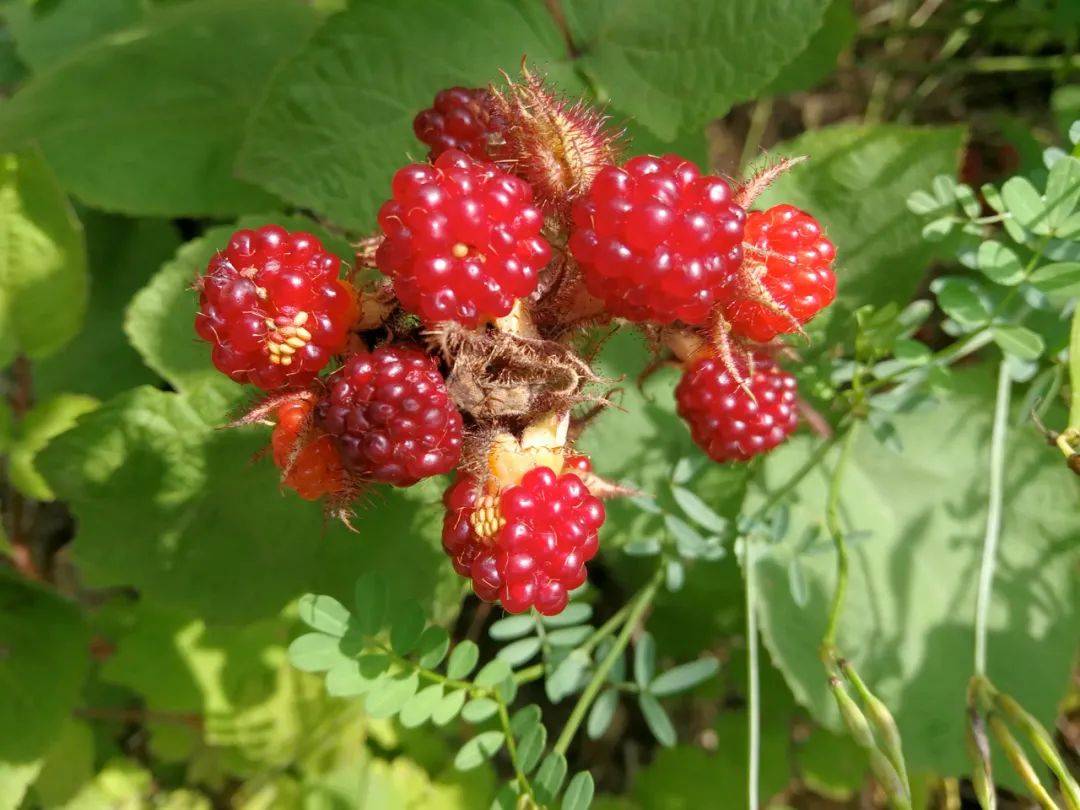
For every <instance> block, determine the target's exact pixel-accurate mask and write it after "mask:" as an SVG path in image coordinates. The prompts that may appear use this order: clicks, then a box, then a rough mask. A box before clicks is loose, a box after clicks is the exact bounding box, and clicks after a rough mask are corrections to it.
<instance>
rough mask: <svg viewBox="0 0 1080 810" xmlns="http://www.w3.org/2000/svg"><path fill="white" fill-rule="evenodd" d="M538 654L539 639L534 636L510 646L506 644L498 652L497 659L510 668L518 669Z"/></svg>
mask: <svg viewBox="0 0 1080 810" xmlns="http://www.w3.org/2000/svg"><path fill="white" fill-rule="evenodd" d="M538 652H540V639H538V638H537V637H536V636H530V637H529V638H523V639H519V640H518V641H515V642H513V643H512V644H507V645H506V646H505V647H503V648H502V649H501V650H499V652H498V656H499V659H500V660H502V661H505V662H506V663H507V664H509V665H510V666H512V667H520V666H521V665H522V664H524V663H526V662H528V661H531V660H532V659H533V658H534V657H535V656H536V654H537V653H538Z"/></svg>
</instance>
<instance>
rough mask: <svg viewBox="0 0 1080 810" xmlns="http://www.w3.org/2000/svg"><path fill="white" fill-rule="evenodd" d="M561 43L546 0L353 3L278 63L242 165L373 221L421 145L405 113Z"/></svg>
mask: <svg viewBox="0 0 1080 810" xmlns="http://www.w3.org/2000/svg"><path fill="white" fill-rule="evenodd" d="M562 52H563V44H562V40H561V38H560V37H559V34H558V31H557V30H556V28H555V26H554V25H553V23H552V22H551V19H550V18H549V17H548V16H547V15H546V14H544V12H543V10H542V9H537V10H536V11H533V10H532V9H530V8H529V7H528V6H527V5H525V4H519V3H514V2H510V1H509V0H470V2H467V3H451V4H435V5H432V4H431V3H427V2H424V0H372V2H366V3H362V4H354V5H352V6H351V7H350V8H349V9H347V10H346V11H345V12H344V13H342V14H339V15H337V16H335V17H334V18H333V22H332V23H331V24H328V25H326V26H324V27H323V28H322V29H321V30H320V31H319V32H318V33H317V34H316V35H315V36H314V37H312V38H311V40H310V42H309V43H308V44H307V45H306V47H304V49H303V50H302V51H300V53H299V54H297V55H296V57H295V58H293V59H292V60H290V61H288V62H287V63H286V64H285V65H283V66H282V68H281V69H280V70H279V71H278V72H277V73H276V74H275V76H274V78H273V80H272V81H271V83H270V87H269V89H268V90H267V92H266V93H265V95H264V96H263V98H262V101H261V103H260V104H259V107H258V109H257V110H256V111H255V112H254V114H253V115H252V118H251V120H250V122H249V126H248V131H247V132H248V134H247V139H246V142H245V144H244V148H243V151H242V153H241V156H240V163H239V171H240V174H241V176H243V177H245V178H247V179H249V180H252V181H254V182H256V183H259V184H261V185H263V186H265V187H266V188H268V189H270V190H272V191H274V192H275V193H277V194H280V195H281V196H282V197H284V198H285V199H287V200H289V201H290V202H292V203H295V204H296V205H298V206H300V207H303V208H312V209H314V210H316V211H318V212H320V213H322V214H325V215H326V216H328V217H329V218H330V219H331V220H332V221H334V222H336V223H337V224H339V225H342V226H345V227H347V228H352V229H354V230H357V231H367V230H370V229H371V228H372V227H373V226H374V223H375V214H376V212H377V210H378V207H379V205H381V204H382V202H383V201H384V200H385V199H386V198H387V197H388V196H389V194H390V179H391V177H392V176H393V174H394V172H395V171H396V170H397V169H399V168H400V167H401V166H402V165H403V164H404V163H405V162H406V159H407V158H408V156H409V155H412V156H414V157H415V158H420V157H422V155H423V153H424V151H426V150H425V148H424V147H423V146H422V145H421V144H420V143H419V142H418V141H417V140H416V139H415V137H414V136H413V132H412V119H413V116H415V115H416V112H417V111H418V110H421V109H424V108H425V107H428V106H430V105H431V99H432V96H434V94H435V92H436V91H438V90H439V89H440V88H443V87H452V86H455V85H465V86H471V87H476V86H483V85H486V84H488V83H489V82H492V81H496V80H497V79H498V77H499V70H500V69H502V70H506V71H508V72H513V71H514V69H515V67H516V66H517V65H518V64H519V63H520V62H521V58H522V54H528V57H529V60H530V62H534V63H537V64H549V63H551V62H555V61H556V60H558V59H559V58H560V57H561V55H562ZM418 54H423V57H422V58H417V55H418ZM403 65H407V66H408V68H407V69H403ZM563 76H565V77H566V78H568V79H569V78H570V76H569V75H568V74H566V73H564V74H563ZM566 89H568V90H572V89H576V88H574V87H568V88H566ZM312 122H318V125H317V126H313V125H312Z"/></svg>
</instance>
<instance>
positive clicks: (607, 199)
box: [570, 155, 746, 324]
mask: <svg viewBox="0 0 1080 810" xmlns="http://www.w3.org/2000/svg"><path fill="white" fill-rule="evenodd" d="M572 216H573V230H572V232H571V234H570V249H571V251H572V252H573V255H574V258H575V259H577V261H578V263H579V264H580V265H581V268H582V270H583V271H584V274H585V285H586V287H587V288H588V290H589V292H590V293H592V294H593V295H595V296H596V297H597V298H599V299H601V300H602V301H603V302H604V303H605V305H606V306H607V308H608V311H609V312H611V314H613V315H616V316H618V317H621V318H628V319H630V320H633V321H656V322H658V323H671V322H673V321H683V322H684V323H687V324H699V323H703V322H705V321H706V319H707V318H708V316H709V312H710V311H711V310H712V308H713V306H714V305H715V304H716V303H717V301H718V300H719V295H720V291H721V290H722V288H723V287H724V285H725V284H726V283H727V282H728V280H729V279H730V278H731V276H732V275H733V274H734V273H735V272H736V271H737V270H738V268H739V265H740V263H741V262H742V239H743V225H744V222H745V219H746V213H745V212H744V211H743V210H742V208H740V207H739V206H738V205H737V204H736V203H735V201H734V199H733V197H732V191H731V187H730V186H729V185H728V184H727V183H726V182H725V181H724V180H722V179H720V178H719V177H712V176H703V175H702V174H701V172H699V171H698V169H697V167H696V166H694V164H692V163H690V162H689V161H687V160H684V159H683V158H681V157H679V156H678V155H666V156H664V157H652V156H650V155H645V156H642V157H635V158H632V159H631V160H629V161H628V162H627V163H626V165H625V166H624V167H623V168H621V169H619V168H616V167H615V166H608V167H606V168H604V169H602V170H601V171H600V173H599V174H598V175H597V176H596V179H595V180H594V181H593V184H592V187H591V188H590V189H589V193H588V194H586V195H585V196H584V197H582V198H581V199H580V200H578V201H577V202H576V203H575V204H574V206H573V209H572Z"/></svg>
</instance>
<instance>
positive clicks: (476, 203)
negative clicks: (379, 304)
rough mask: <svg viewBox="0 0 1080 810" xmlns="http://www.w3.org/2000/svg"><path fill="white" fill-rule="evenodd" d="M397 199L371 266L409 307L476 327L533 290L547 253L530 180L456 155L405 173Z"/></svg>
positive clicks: (397, 178)
mask: <svg viewBox="0 0 1080 810" xmlns="http://www.w3.org/2000/svg"><path fill="white" fill-rule="evenodd" d="M393 193H394V196H393V199H391V200H389V201H387V202H386V203H385V204H384V205H383V207H382V209H381V210H380V211H379V226H380V227H381V228H382V232H383V234H385V236H386V238H385V239H384V240H383V242H382V244H381V245H380V246H379V249H378V251H377V253H376V255H375V261H376V263H377V264H378V266H379V269H380V270H382V272H383V273H385V274H386V275H388V276H390V277H391V278H392V279H393V281H394V292H395V293H396V294H397V297H398V300H399V301H400V302H401V304H402V306H403V307H405V309H407V310H409V311H410V312H412V313H414V314H416V315H419V316H420V317H421V318H423V319H424V320H425V321H427V322H428V323H435V322H438V321H457V322H458V323H461V324H463V325H466V326H476V325H478V324H479V323H481V322H482V321H484V320H488V319H490V318H498V317H501V316H503V315H506V314H508V313H509V312H510V310H511V308H512V307H513V305H514V300H515V299H517V298H522V297H524V296H526V295H529V294H530V293H531V292H533V291H534V290H535V289H536V283H537V278H538V273H539V271H540V270H541V268H543V267H544V265H546V264H547V263H548V260H549V259H550V258H551V248H550V246H549V245H548V243H547V241H546V240H545V239H544V238H543V237H542V236H541V235H540V229H541V227H542V226H543V217H542V215H541V214H540V211H539V210H538V209H537V208H536V207H535V206H534V205H533V204H532V189H530V188H529V185H528V183H526V182H525V181H524V180H521V179H520V178H518V177H514V176H513V175H511V174H507V173H506V172H504V171H502V170H501V169H499V168H498V167H496V166H495V165H494V164H491V163H481V162H479V161H475V160H473V159H472V158H470V157H468V156H467V155H465V154H464V153H462V152H459V151H457V150H450V151H448V152H444V153H443V154H442V155H441V156H440V157H439V158H438V160H436V161H435V164H434V165H433V166H429V165H428V164H426V163H416V164H413V165H411V166H406V167H405V168H403V169H401V170H399V171H398V173H397V174H396V175H394V181H393Z"/></svg>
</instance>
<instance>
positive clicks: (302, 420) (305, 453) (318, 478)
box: [271, 400, 346, 501]
mask: <svg viewBox="0 0 1080 810" xmlns="http://www.w3.org/2000/svg"><path fill="white" fill-rule="evenodd" d="M312 409H313V405H312V404H311V403H309V402H306V401H303V400H294V401H290V402H286V403H284V404H283V405H282V406H281V407H280V408H278V412H277V418H278V421H277V424H276V425H275V426H274V433H273V435H272V438H271V446H272V448H273V452H274V463H275V464H276V465H277V466H278V467H280V468H281V469H282V470H287V472H286V473H285V477H284V478H283V479H282V484H284V485H285V486H287V487H289V488H290V489H293V490H296V494H298V495H299V496H300V497H301V498H303V499H304V500H306V501H315V500H318V499H319V498H321V497H323V496H324V495H336V494H338V493H340V492H342V491H344V489H345V486H346V478H345V470H344V469H343V468H342V466H341V456H340V455H338V452H337V448H336V447H335V446H334V443H333V440H332V439H331V438H330V437H329V436H327V435H325V434H322V435H316V437H315V438H314V439H313V440H311V441H308V442H307V443H306V444H303V445H302V446H298V445H300V444H301V443H302V442H303V441H304V434H305V433H307V432H308V430H309V428H310V427H311V411H312Z"/></svg>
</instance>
